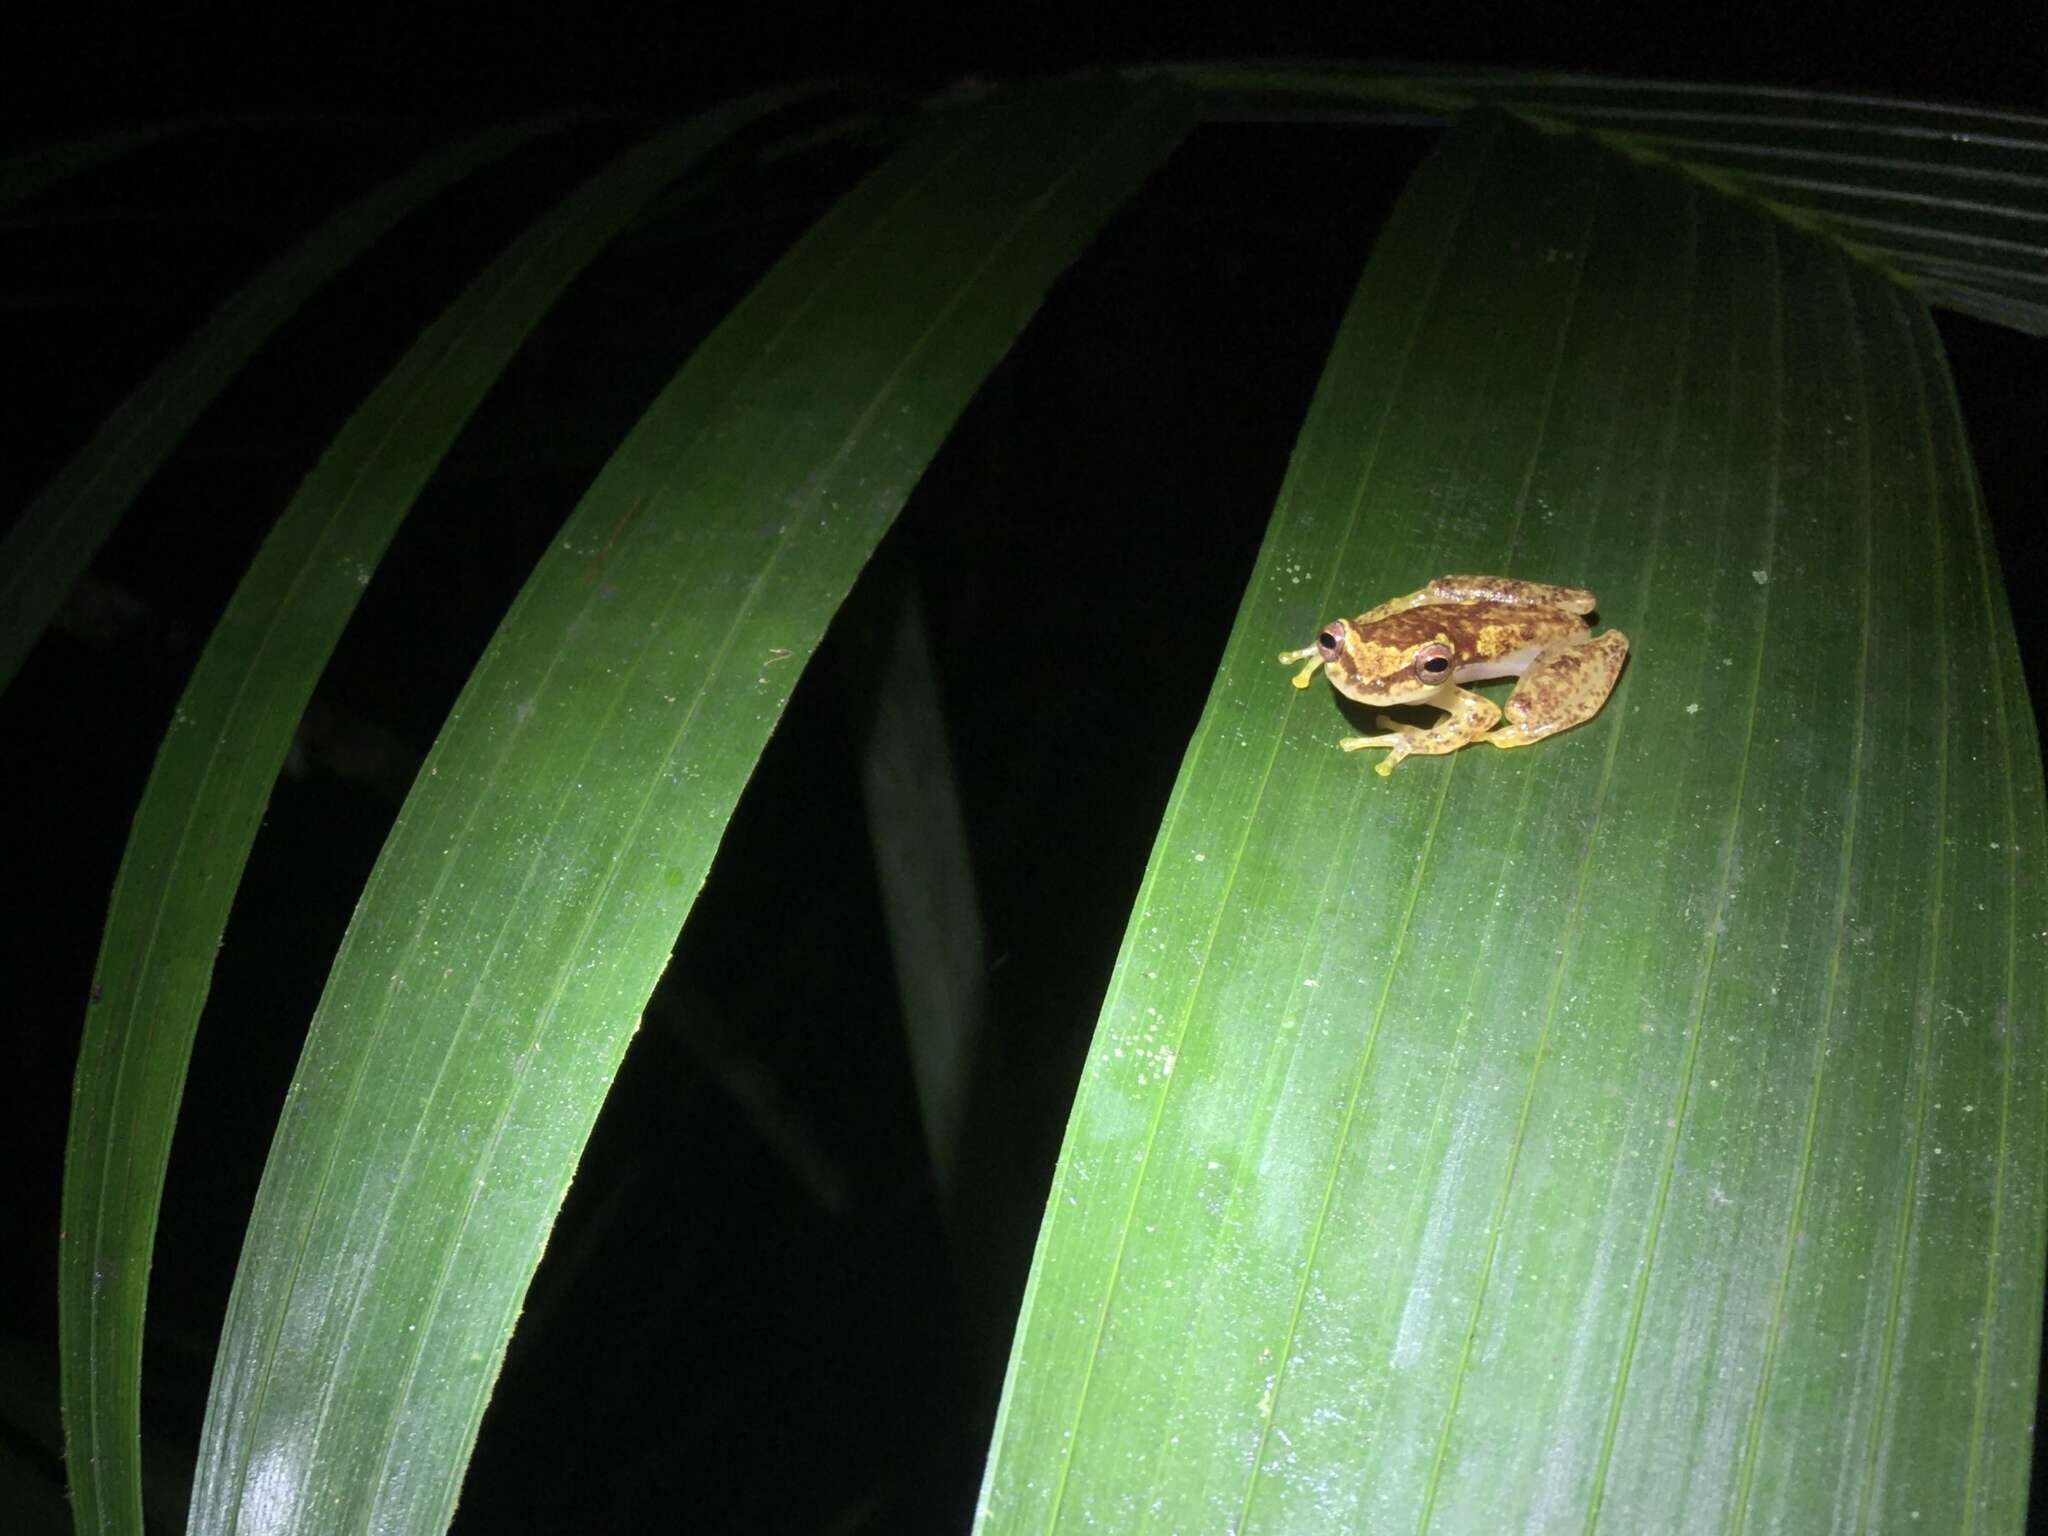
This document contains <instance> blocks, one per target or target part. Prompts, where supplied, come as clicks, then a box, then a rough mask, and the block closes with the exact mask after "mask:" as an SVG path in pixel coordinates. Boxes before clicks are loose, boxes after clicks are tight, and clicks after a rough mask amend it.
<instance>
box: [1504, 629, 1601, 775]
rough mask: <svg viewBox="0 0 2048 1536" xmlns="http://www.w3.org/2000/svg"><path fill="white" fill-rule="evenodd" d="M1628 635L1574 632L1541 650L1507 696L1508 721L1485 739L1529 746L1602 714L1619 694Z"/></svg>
mask: <svg viewBox="0 0 2048 1536" xmlns="http://www.w3.org/2000/svg"><path fill="white" fill-rule="evenodd" d="M1626 660H1628V636H1626V635H1624V634H1623V633H1622V632H1621V631H1620V630H1618V629H1610V630H1608V631H1607V633H1605V634H1604V635H1601V636H1600V637H1599V638H1598V639H1588V638H1587V637H1586V636H1585V635H1583V634H1580V635H1573V636H1569V637H1567V638H1566V639H1564V640H1561V641H1558V642H1557V643H1555V644H1553V645H1551V646H1550V647H1549V648H1547V649H1546V650H1544V651H1542V652H1540V653H1539V654H1538V655H1537V657H1536V659H1535V660H1534V661H1532V662H1531V663H1530V664H1529V670H1528V671H1526V672H1524V673H1523V674H1522V680H1521V681H1520V682H1519V683H1517V684H1516V685H1515V691H1514V692H1513V693H1511V694H1509V695H1508V702H1507V717H1508V723H1507V724H1506V725H1503V726H1502V727H1501V728H1500V729H1499V730H1497V731H1495V732H1494V733H1493V734H1492V735H1490V736H1488V737H1487V738H1486V739H1487V740H1488V741H1490V742H1492V743H1493V744H1494V745H1495V746H1496V747H1526V746H1528V745H1529V743H1530V742H1532V741H1541V740H1542V739H1543V738H1544V737H1546V736H1554V735H1556V734H1557V733H1558V732H1559V731H1565V730H1570V729H1571V728H1572V727H1573V726H1575V725H1580V724H1583V723H1584V722H1586V721H1588V720H1590V719H1592V718H1593V717H1594V716H1595V715H1597V714H1599V713H1600V706H1601V705H1603V704H1605V703H1606V702H1607V696H1608V695H1609V694H1610V693H1612V692H1614V681H1615V679H1616V678H1618V677H1620V676H1621V664H1622V663H1623V662H1624V661H1626Z"/></svg>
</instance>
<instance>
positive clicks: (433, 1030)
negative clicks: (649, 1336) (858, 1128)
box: [194, 90, 1185, 1530]
mask: <svg viewBox="0 0 2048 1536" xmlns="http://www.w3.org/2000/svg"><path fill="white" fill-rule="evenodd" d="M1184 124H1185V112H1184V109H1183V108H1181V107H1180V106H1179V105H1178V103H1177V102H1176V101H1175V100H1174V99H1173V98H1172V96H1171V94H1170V93H1154V94H1147V95H1144V96H1141V97H1139V98H1136V99H1135V100H1134V99H1133V98H1131V97H1129V96H1128V95H1125V94H1121V93H1107V92H1095V91H1087V90H1080V91H1067V90H1047V91H1043V92H1033V93H1030V94H1028V95H1026V96H1024V97H1022V98H1021V99H1020V100H1014V101H1009V100H998V101H997V102H995V103H992V104H990V106H989V107H987V108H986V109H977V110H975V111H973V112H971V113H968V114H963V115H961V116H959V117H957V118H954V119H952V120H951V121H949V122H947V123H942V124H940V125H938V126H937V127H935V128H934V130H933V131H932V133H931V134H930V135H929V136H928V137H926V138H924V139H923V140H922V141H921V142H920V143H918V144H917V145H914V146H912V147H911V148H909V149H906V150H904V151H903V152H902V153H900V154H899V155H898V156H896V157H895V158H894V159H892V160H891V161H890V162H888V163H887V164H885V165H884V166H883V167H882V168H881V169H880V170H879V171H877V172H876V173H875V174H874V175H873V176H872V177H871V178H870V179H869V181H868V182H866V183H864V184H863V186H862V187H861V188H859V189H857V190H856V191H855V192H854V193H853V194H851V195H850V196H849V197H848V198H847V199H846V200H845V201H844V202H843V203H842V204H841V206H840V207H839V208H838V209H836V210H835V211H834V212H833V213H832V214H830V215H828V217H827V218H826V220H825V221H824V222H823V223H821V224H820V225H819V226H818V227H817V228H816V229H814V230H813V231H812V233H811V234H810V235H807V236H806V237H805V238H804V240H803V241H801V242H800V243H799V245H798V247H797V248H796V249H795V250H793V251H792V252H791V253H790V255H789V256H788V257H786V258H785V259H784V261H783V262H782V263H781V264H779V265H778V267H777V269H776V270H775V272H773V273H771V274H770V276H769V277H768V278H767V279H766V280H764V282H763V283H762V285H761V286H760V287H759V288H757V289H756V291H755V293H754V294H753V295H752V296H750V297H749V298H748V299H747V300H746V301H745V302H743V303H742V305H741V306H740V307H739V308H738V309H737V310H735V311H734V313H733V314H732V315H731V316H729V317H728V319H727V321H726V322H725V323H724V324H723V325H722V326H721V327H720V328H719V330H718V332H716V333H715V334H714V336H713V337H712V338H711V339H710V340H709V341H707V342H706V344H705V346H704V347H703V348H702V349H700V351H699V353H698V354H697V356H696V357H695V358H693V359H692V361H691V362H690V363H689V365H688V366H686V367H685V369H684V370H683V372H682V373H681V374H679V375H678V376H677V378H676V380H675V382H674V383H673V384H672V385H671V386H670V388H669V389H668V390H666V391H665V392H664V394H663V396H662V398H661V399H660V400H659V401H657V403H656V404H655V406H654V407H653V408H652V409H651V410H650V411H649V413H648V415H647V416H646V418H645V419H643V421H642V423H641V425H640V426H639V427H637V428H636V429H635V431H634V433H633V434H632V435H631V437H629V439H628V441H627V443H626V445H625V446H624V447H623V448H622V449H621V451H620V452H619V454H618V455H616V456H615V457H614V459H613V461H612V463H611V464H610V465H608V466H607V468H606V470H605V471H604V473H603V474H602V475H601V476H600V477H599V480H598V482H597V483H596V484H595V485H594V486H593V488H592V490H591V492H590V493H589V495H588V496H587V497H586V498H585V501H584V503H583V506H582V507H581V508H580V509H579V511H578V513H577V514H576V516H575V517H574V518H572V520H571V522H570V524H569V525H568V527H567V528H566V529H565V532H564V534H563V536H562V538H561V539H560V540H559V541H558V542H557V545H556V547H555V549H554V550H553V551H552V552H551V554H550V556H549V558H548V559H547V560H545V561H543V563H542V565H541V567H540V568H539V569H538V570H537V572H536V574H535V576H534V578H533V580H532V581H531V582H530V583H529V585H528V588H527V590H526V591H525V592H524V593H523V594H522V595H521V597H520V599H519V601H518V603H517V604H516V605H515V607H514V609H513V611H512V613H511V614H510V615H509V616H508V618H507V621H506V624H505V626H504V628H503V629H502V630H501V633H500V635H499V637H498V639H497V641H496V642H494V644H493V646H492V648H491V651H490V653H489V655H488V656H487V657H486V659H485V661H484V663H483V664H482V665H481V666H480V667H479V669H478V671H477V673H476V674H475V675H474V676H473V678H472V680H471V683H470V685H469V687H468V688H467V689H466V690H465V693H464V696H463V699H462V702H461V703H460V704H459V705H458V707H457V710H456V714H455V717H454V719H453V720H452V721H451V724H450V727H449V729H448V730H447V731H445V732H444V734H443V737H442V740H441V741H440V742H439V743H438V744H437V746H436V748H435V750H434V753H433V755H432V757H431V758H430V760H429V764H428V767H427V770H426V773H425V775H424V776H423V778H422V780H421V784H420V787H419V789H418V790H417V791H416V793H415V795H414V797H413V799H412V800H410V801H409V802H408V805H407V808H406V810H405V811H404V812H402V813H401V817H400V821H399V824H398V827H397V828H396V829H395V830H394V833H393V836H392V840H391V842H390V844H389V845H387V848H386V850H385V853H384V855H383V857H382V858H381V859H380V860H379V863H378V867H377V871H376V873H375V874H374V875H373V876H372V879H371V882H370V886H369V889H368V890H367V891H366V893H365V896H364V900H363V903H362V908H361V910H360V912H359V914H358V917H357V920H356V921H355V922H354V923H353V924H352V925H351V928H350V932H349V936H348V939H347V940H346V941H345V943H344V947H343V951H342V954H341V957H340V958H339V960H338V961H337V964H336V968H335V972H334V976H333V978H332V979H331V981H330V985H329V991H328V994H327V996H326V998H325V999H323V1002H322V1006H321V1010H320V1013H319V1015H318V1017H317V1018H316V1022H315V1027H314V1030H313V1033H312V1036H311V1037H310V1039H309V1042H308V1046H307V1054H306V1056H305V1058H304V1060H303V1062H302V1064H301V1069H300V1073H299V1076H298V1078H297V1079H296V1081H295V1085H294V1089H293V1093H292V1098H291V1101H290V1103H289V1105H288V1107H287V1112H286V1116H285V1121H284V1124H283V1127H282V1129H281V1131H280V1135H279V1138H278V1141H277V1144H276V1146H275V1147H274V1149H273V1154H272V1159H271V1164H270V1167H269V1168H268V1170H267V1171H266V1175H265V1181H264V1188H263V1191H262V1193H261V1194H260V1195H259V1200H258V1211H257V1215H256V1218H255V1220H254V1221H253V1222H252V1226H251V1235H250V1239H249V1243H248V1246H247V1248H246V1249H245V1254H244V1262H243V1267H242V1270H241V1272H240V1273H239V1275H238V1278H237V1283H236V1291H235V1298H234V1300H233V1302H232V1303H231V1305H230V1313H229V1321H228V1328H227V1333H226V1336H225V1338H224V1342H223V1347H222V1353H221V1357H220V1363H219V1367H218V1369H217V1373H216V1380H215V1390H214V1396H213V1401H212V1404H211V1406H210V1410H209V1415H208V1428H207V1431H206V1436H205V1440H204V1442H203V1445H202V1456H201V1472H200V1477H199V1480H198V1485H197V1488H196V1490H195V1497H194V1526H195V1528H196V1529H200V1530H212V1529H225V1528H228V1527H230V1526H232V1525H233V1524H235V1523H236V1522H237V1521H239V1520H248V1521H254V1522H257V1523H262V1524H265V1525H266V1527H271V1526H275V1527H277V1528H289V1529H294V1530H312V1529H354V1528H357V1526H358V1525H360V1524H361V1523H362V1522H365V1521H368V1522H370V1523H373V1524H376V1525H377V1526H378V1528H379V1529H405V1530H436V1529H440V1528H441V1527H442V1526H443V1525H445V1523H446V1520H447V1518H448V1515H449V1513H450V1511H451V1510H452V1508H453V1502H454V1498H455V1494H456V1489H457V1486H458V1485H459V1480H460V1473H461V1470H462V1468H463V1466H464V1465H465V1464H466V1462H467V1459H468V1453H469V1448H470V1446H471V1444H472V1443H473V1441H474V1436H475V1434H476V1429H477V1423H478V1419H479V1417H480V1415H481V1412H482V1405H483V1401H484V1399H485V1398H486V1397H487V1395H488V1392H489V1388H490V1385H491V1382H492V1380H493V1379H494V1378H495V1375H496V1372H497V1368H498V1365H499V1363H500V1361H501V1360H502V1357H503V1350H504V1345H505V1339H506V1337H507V1336H508V1335H509V1332H510V1328H511V1326H512V1321H513V1318H514V1316H515V1314H516V1312H517V1308H518V1303H519V1298H520V1296H521V1295H522V1294H523V1292H524V1290H525V1287H526V1285H527V1282H528V1280H529V1279H530V1278H531V1275H532V1272H533V1268H534V1266H535V1264H537V1262H538V1260H539V1255H540V1249H541V1246H542V1245H543V1243H544V1241H545V1238H546V1235H547V1231H548V1227H549V1225H550V1223H551V1222H552V1220H553V1216H554V1212H555V1210H556V1208H557V1207H558V1205H559V1202H560V1199H561V1196H562V1193H563V1190H564V1189H565V1187H566V1184H567V1181H568V1178H569V1175H570V1172H571V1170H572V1169H573V1167H574V1164H575V1160H576V1156H577V1154H578V1152H579V1151H580V1149H581V1146H582V1143H583V1140H584V1138H585V1136H586V1135H587V1133H588V1130H589V1126H590V1122H591V1119H592V1117H594V1115H595V1113H596V1110H597V1107H598V1105H599V1103H600V1102H601V1100H602V1098H603V1094H604V1090H605V1088H606V1087H607V1086H608V1084H609V1081H610V1078H611V1075H612V1073H613V1071H614V1070H615V1068H616V1065H617V1062H618V1060H619V1057H620V1055H621V1053H622V1052H623V1050H624V1048H625V1045H626V1043H627V1041H628V1040H629V1038H630V1036H631V1033H632V1030H633V1028H634V1019H635V1018H636V1016H637V1014H638V1011H639V1009H640V1007H641V1005H642V1004H643V1003H644V1001H645V999H646V997H647V995H648V993H649V991H651V989H652V987H653V985H654V982H655V980H656V978H657V977H658V975H659V974H660V970H661V967H662V964H663V963H664V962H665V959H666V956H667V953H668V950H669V947H670V945H671V944H672V942H673V939H674V935H675V932H676V928H677V926H678V924H679V923H680V921H681V919H682V916H683V914H684V913H685V912H687V910H688V908H689V905H690V902H691V901H692V900H693V899H694V896H695V893H696V891H697V889H698V887H699V885H700V884H701V882H702V880H703V876H704V871H705V869H706V867H707V866H708V863H709V860H710V857H711V854H712V851H713V849H714V848H715V847H716V844H717V841H718V836H719V834H720V832H721V831H722V829H723V826H724V824H725V820H726V818H727V817H728V816H729V815H730V813H731V810H732V806H733V803H734V801H735V800H736V798H737V796H738V793H739V791H740V788H741V787H742V786H743V785H744V783H745V780H746V777H747V774H748V772H749V771H750V770H751V767H752V764H753V762H754V760H755V758H756V756H757V755H758V753H759V751H760V750H761V747H762V744H763V743H764V742H765V740H766V738H767V735H768V733H769V731H770V730H771V729H772V728H773V725H774V722H775V719H776V718H777V716H778V715H779V713H780V711H781V708H782V707H783V704H784V703H785V702H786V700H787V698H788V695H789V692H790V690H791V688H792V686H793V681H794V675H795V673H796V671H797V670H798V666H799V665H800V664H801V658H802V657H804V656H807V655H808V653H809V651H810V649H811V648H812V647H813V646H814V645H815V644H816V643H817V639H818V637H819V635H820V633H821V632H822V630H823V628H824V625H825V623H826V621H827V620H828V619H829V617H830V614H831V612H832V610H833V608H834V607H835V606H836V605H837V602H838V600H839V598H840V597H841V596H842V595H843V593H844V591H845V590H846V587H847V586H848V585H849V584H850V583H851V581H852V579H853V577H854V575H855V574H856V573H857V571H858V570H859V567H860V564H861V562H862V561H863V560H864V559H865V558H866V556H867V553H868V551H869V549H871V548H872V546H873V543H874V541H875V540H876V539H878V538H879V537H880V534H881V532H882V531H883V530H884V529H885V528H886V527H887V526H888V522H889V520H890V519H891V518H892V517H893V516H894V513H895V511H896V509H897V508H898V507H899V506H900V505H901V502H902V500H903V498H904V497H905V496H906V495H907V494H908V491H909V489H910V486H911V485H912V484H913V483H914V481H915V479H916V476H917V474H918V473H919V472H920V471H921V469H922V467H923V465H924V463H925V462H926V460H927V459H928V458H929V456H930V455H931V453H932V452H934V451H935V450H936V447H937V445H938V442H939V441H940V440H941V439H942V438H943V436H944V433H945V431H946V429H947V427H948V426H949V425H950V423H951V421H952V419H953V417H954V415H955V414H957V412H958V411H959V410H960V409H961V408H962V407H963V406H964V405H965V402H966V400H967V398H968V396H969V395H970V394H971V393H972V391H973V389H974V387H975V386H976V384H977V383H978V382H979V380H980V378H981V377H982V375H983V374H984V373H985V372H986V370H987V369H988V368H989V367H990V366H992V365H993V363H994V362H995V360H996V359H997V358H998V357H999V356H1000V355H1001V354H1002V352H1003V350H1004V349H1005V348H1006V347H1007V346H1008V344H1009V342H1010V340H1011V339H1012V338H1013V337H1014V335H1015V333H1016V331H1017V328H1018V327H1019V326H1020V325H1021V324H1022V322H1023V320H1024V319H1025V318H1026V317H1027V316H1028V314H1029V312H1030V310H1031V308H1032V307H1033V305H1035V303H1036V301H1037V298H1038V296H1039V294H1041V293H1042V292H1043V290H1044V288H1045V287H1046V285H1048V284H1049V283H1050V282H1051V281H1052V280H1053V279H1054V277H1056V275H1057V274H1058V272H1059V271H1060V270H1061V269H1062V267H1064V265H1065V264H1066V263H1067V262H1068V261H1069V260H1071V258H1072V256H1073V254H1074V253H1075V251H1076V250H1077V249H1078V248H1079V246H1080V245H1081V244H1082V243H1083V242H1084V241H1085V240H1086V239H1087V238H1088V236H1089V234H1090V233H1091V232H1092V230H1093V229H1094V228H1095V227H1096V225H1097V224H1098V223H1099V222H1100V220H1101V219H1103V218H1105V217H1107V215H1108V213H1109V212H1110V210H1111V209H1113V208H1114V207H1115V206H1116V204H1117V203H1118V202H1119V201H1120V200H1121V199H1122V197H1123V196H1125V195H1126V194H1127V193H1128V192H1129V190H1130V189H1131V188H1132V187H1133V186H1134V185H1135V184H1136V183H1137V182H1138V181H1139V180H1140V179H1142V177H1143V176H1144V175H1145V174H1146V173H1147V172H1148V171H1149V169H1150V168H1151V166H1152V165H1153V164H1155V163H1156V161H1157V160H1158V158H1159V157H1160V156H1162V155H1164V154H1165V153H1166V152H1167V150H1168V149H1169V148H1170V147H1171V146H1172V144H1173V143H1174V142H1175V141H1176V140H1177V138H1178V136H1179V134H1180V132H1181V131H1182V129H1183V127H1184ZM478 956H482V957H484V959H483V963H481V964H479V963H477V961H476V960H475V958H474V957H478ZM393 978H396V984H394V981H393Z"/></svg>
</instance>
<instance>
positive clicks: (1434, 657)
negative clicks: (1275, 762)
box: [1315, 611, 1458, 704]
mask: <svg viewBox="0 0 2048 1536" xmlns="http://www.w3.org/2000/svg"><path fill="white" fill-rule="evenodd" d="M1315 655H1316V657H1317V659H1318V660H1320V661H1321V662H1322V664H1323V675H1324V676H1325V677H1327V678H1328V679H1329V680H1330V684H1331V686H1332V687H1334V688H1335V689H1336V690H1337V691H1338V692H1339V693H1341V694H1343V695H1344V697H1345V698H1347V699H1356V700H1357V701H1358V702H1359V703H1361V704H1415V703H1419V702H1421V701H1422V700H1424V699H1426V698H1428V697H1429V696H1430V695H1431V694H1433V693H1435V692H1436V691H1437V690H1438V689H1439V688H1441V687H1443V685H1444V684H1445V683H1448V682H1449V681H1450V680H1451V674H1452V673H1453V672H1454V671H1456V670H1457V666H1458V648H1457V646H1456V645H1455V644H1453V643H1452V640H1451V637H1450V635H1449V634H1447V633H1445V631H1444V629H1443V628H1442V626H1441V625H1440V624H1438V623H1436V622H1434V621H1433V620H1432V619H1431V617H1430V616H1429V615H1427V614H1423V613H1417V612H1414V611H1411V612H1410V613H1404V614H1396V615H1395V616H1394V617H1393V618H1390V619H1381V620H1378V621H1377V622H1375V623H1373V624H1370V625H1361V624H1359V623H1358V622H1357V621H1355V620H1352V619H1332V620H1331V621H1330V622H1329V623H1327V624H1325V625H1324V626H1323V627H1322V631H1321V632H1320V633H1319V634H1317V636H1316V643H1315Z"/></svg>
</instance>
